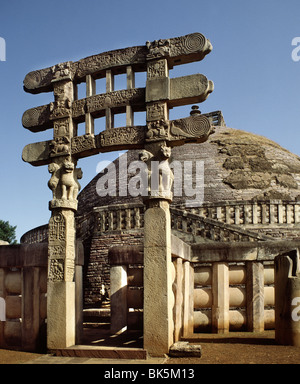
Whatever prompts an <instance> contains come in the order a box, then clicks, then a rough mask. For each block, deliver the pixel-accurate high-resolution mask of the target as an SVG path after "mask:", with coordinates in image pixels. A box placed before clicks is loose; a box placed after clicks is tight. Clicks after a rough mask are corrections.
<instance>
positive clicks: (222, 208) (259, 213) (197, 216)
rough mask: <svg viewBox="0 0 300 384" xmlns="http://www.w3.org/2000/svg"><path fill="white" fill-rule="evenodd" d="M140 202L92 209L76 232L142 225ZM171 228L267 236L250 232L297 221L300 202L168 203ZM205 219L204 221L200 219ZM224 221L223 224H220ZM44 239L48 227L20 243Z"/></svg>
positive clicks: (244, 237) (215, 236) (209, 234)
mask: <svg viewBox="0 0 300 384" xmlns="http://www.w3.org/2000/svg"><path fill="white" fill-rule="evenodd" d="M144 211H145V207H144V205H143V204H120V205H109V206H103V207H96V208H94V215H86V216H85V217H83V216H82V217H79V218H77V233H78V234H79V237H80V238H86V237H87V233H90V231H91V228H90V227H91V225H92V226H95V230H96V231H97V232H98V233H100V234H101V233H104V232H108V231H127V230H134V229H141V228H143V227H144ZM171 217H172V229H174V230H176V231H179V232H181V233H187V234H190V235H193V236H200V237H204V238H206V239H208V240H209V239H211V240H213V241H252V240H251V239H253V240H255V239H261V240H263V239H267V237H266V236H263V235H259V234H257V233H255V232H252V231H253V230H255V229H258V230H259V229H261V228H263V227H265V228H268V226H269V225H271V226H274V227H276V226H289V227H290V226H291V225H292V226H293V225H295V224H300V202H291V201H288V202H285V201H278V200H274V201H257V202H254V201H244V202H240V201H239V202H224V203H222V202H219V203H211V204H210V203H206V204H203V205H202V206H201V207H198V208H189V207H185V206H176V207H172V206H171ZM204 219H206V220H204ZM223 224H224V225H223ZM299 228H300V225H299ZM47 239H48V226H47V225H43V226H40V227H38V228H35V229H32V230H31V231H28V232H26V233H25V234H24V235H23V236H22V238H21V243H27V244H32V243H40V242H44V241H47Z"/></svg>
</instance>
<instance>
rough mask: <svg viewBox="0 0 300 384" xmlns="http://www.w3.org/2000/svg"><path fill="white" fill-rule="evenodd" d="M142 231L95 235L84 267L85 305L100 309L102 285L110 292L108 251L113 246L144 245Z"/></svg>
mask: <svg viewBox="0 0 300 384" xmlns="http://www.w3.org/2000/svg"><path fill="white" fill-rule="evenodd" d="M142 244H143V235H142V233H141V231H134V230H133V231H129V232H126V233H125V232H122V231H116V232H107V233H104V234H101V233H97V232H96V233H95V234H94V235H93V237H92V240H91V245H90V251H89V252H88V253H89V254H88V256H87V257H88V259H86V260H85V267H84V283H83V284H84V305H85V307H86V308H88V307H95V306H96V307H98V306H99V307H100V306H101V295H100V291H101V288H102V284H104V286H105V287H106V289H108V290H109V287H110V268H109V261H108V251H109V249H110V248H111V247H113V246H125V245H126V246H130V245H142Z"/></svg>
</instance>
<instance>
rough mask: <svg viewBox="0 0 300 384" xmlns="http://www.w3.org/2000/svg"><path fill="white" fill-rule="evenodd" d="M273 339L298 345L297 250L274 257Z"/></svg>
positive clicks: (299, 286) (299, 289) (299, 290)
mask: <svg viewBox="0 0 300 384" xmlns="http://www.w3.org/2000/svg"><path fill="white" fill-rule="evenodd" d="M274 261H275V340H276V342H277V343H278V344H282V345H293V346H296V347H300V316H299V311H300V273H299V256H298V251H296V250H295V251H292V252H289V253H288V254H284V255H279V256H276V257H275V260H274Z"/></svg>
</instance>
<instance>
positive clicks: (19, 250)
mask: <svg viewBox="0 0 300 384" xmlns="http://www.w3.org/2000/svg"><path fill="white" fill-rule="evenodd" d="M82 265H83V247H82V245H81V244H80V243H78V242H77V245H76V268H75V281H76V287H77V292H76V300H75V301H76V323H77V325H78V327H77V329H76V338H77V341H78V342H80V338H81V328H82V290H81V285H82ZM47 266H48V245H47V243H41V244H18V245H3V246H1V247H0V317H1V319H0V320H1V321H0V348H3V349H12V350H21V351H29V352H44V351H45V350H46V318H47ZM1 303H2V307H1ZM3 303H4V304H5V305H4V308H5V310H4V311H3Z"/></svg>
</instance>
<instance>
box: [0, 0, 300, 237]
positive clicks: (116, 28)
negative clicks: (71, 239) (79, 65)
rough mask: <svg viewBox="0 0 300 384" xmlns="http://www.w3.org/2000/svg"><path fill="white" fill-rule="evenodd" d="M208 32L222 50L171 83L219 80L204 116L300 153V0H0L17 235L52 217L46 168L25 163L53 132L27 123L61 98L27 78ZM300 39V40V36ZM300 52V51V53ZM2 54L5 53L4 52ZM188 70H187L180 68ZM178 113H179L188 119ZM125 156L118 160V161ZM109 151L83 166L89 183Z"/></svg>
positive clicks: (1, 174)
mask: <svg viewBox="0 0 300 384" xmlns="http://www.w3.org/2000/svg"><path fill="white" fill-rule="evenodd" d="M193 32H201V33H203V34H204V35H205V36H206V37H207V38H208V39H209V40H210V41H211V43H212V45H213V51H212V53H211V54H210V55H208V56H207V57H206V58H205V60H203V61H202V62H198V63H195V64H189V65H183V66H180V67H181V68H180V70H179V69H174V70H173V71H172V72H171V77H176V76H183V75H189V74H194V73H202V74H204V75H205V76H206V77H207V78H208V79H209V80H212V81H213V82H214V84H215V90H214V92H213V93H212V94H211V95H210V96H209V98H208V100H206V101H205V102H204V103H203V104H201V105H200V110H201V111H202V112H203V113H206V112H211V111H215V110H222V112H223V115H224V118H225V121H226V123H227V125H228V126H230V127H233V128H238V129H242V130H246V131H248V132H252V133H256V134H260V135H263V136H266V137H268V138H270V139H272V140H274V141H276V142H278V143H280V144H281V145H282V146H283V147H285V148H287V149H288V150H290V151H291V152H294V153H296V154H297V155H300V140H299V139H300V121H299V116H300V61H293V60H292V51H293V49H294V48H295V47H293V46H292V40H293V39H294V38H295V37H298V36H300V2H299V0H286V1H282V0H251V1H249V0H206V1H202V0H184V1H181V0H151V1H144V0H138V1H137V0H127V1H124V0H122V1H120V0H110V1H104V0H85V1H78V0H52V1H45V0H26V1H25V0H9V1H6V0H0V37H2V38H4V39H5V42H6V61H0V132H1V136H0V186H1V188H0V219H2V220H7V221H9V222H10V224H11V225H17V239H18V240H19V239H20V237H21V235H22V234H23V233H24V232H26V231H28V230H30V229H32V228H34V227H36V226H39V225H42V224H46V223H47V222H48V220H49V217H50V211H49V210H48V201H49V200H51V198H52V194H51V191H50V190H49V189H48V187H47V182H48V180H49V178H50V175H49V173H48V170H47V167H46V166H43V167H33V166H31V165H29V164H26V163H24V162H23V161H22V159H21V154H22V149H23V147H24V146H25V145H27V144H29V143H33V142H38V141H43V140H50V139H51V138H52V132H51V131H46V132H43V133H32V132H30V131H27V130H26V129H24V128H23V127H22V123H21V119H22V115H23V113H24V111H25V110H26V109H29V108H33V107H36V106H39V105H43V104H48V103H49V102H51V101H52V94H51V93H43V94H39V95H31V94H28V93H25V92H24V91H23V80H24V77H25V75H26V74H27V73H28V72H30V71H33V70H36V69H42V68H46V67H49V66H52V65H54V64H57V63H59V62H64V61H77V60H79V59H81V58H84V57H87V56H90V55H93V54H97V53H101V52H105V51H109V50H114V49H118V48H125V47H129V46H135V45H144V44H145V43H146V41H148V40H149V41H153V40H156V39H160V38H162V39H164V38H171V37H177V36H183V35H186V34H189V33H193ZM299 41H300V39H299ZM299 56H300V52H299ZM0 57H1V55H0ZM178 68H179V67H178ZM188 111H189V109H188V110H186V109H184V108H178V109H177V111H174V112H172V113H173V117H172V118H177V117H187V116H188ZM110 156H112V157H116V154H112V155H110ZM109 159H110V157H109V156H108V155H107V154H102V155H97V156H94V157H91V158H88V159H83V160H80V161H79V164H78V166H79V167H81V168H82V170H83V179H82V180H81V185H82V187H84V186H85V185H86V184H87V183H88V182H89V181H90V180H91V179H92V178H93V177H94V176H95V175H96V168H97V164H98V162H99V161H102V160H109Z"/></svg>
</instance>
